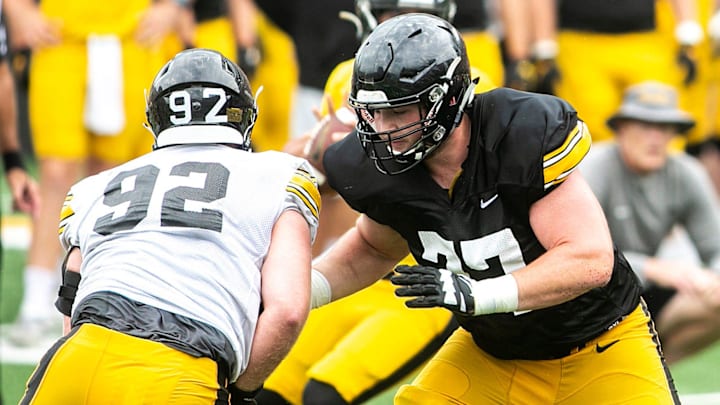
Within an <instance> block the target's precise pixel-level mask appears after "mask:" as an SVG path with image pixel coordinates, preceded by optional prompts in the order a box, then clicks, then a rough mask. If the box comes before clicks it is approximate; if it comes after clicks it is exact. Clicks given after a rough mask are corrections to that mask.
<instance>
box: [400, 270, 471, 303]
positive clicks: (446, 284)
mask: <svg viewBox="0 0 720 405" xmlns="http://www.w3.org/2000/svg"><path fill="white" fill-rule="evenodd" d="M395 272H396V273H397V274H396V275H394V276H392V278H390V281H391V282H392V283H393V284H395V285H398V286H400V287H399V288H398V289H396V290H395V295H397V296H398V297H416V298H414V299H411V300H408V301H406V302H405V305H406V306H408V307H409V308H430V307H445V308H447V309H449V310H451V311H453V312H456V313H458V314H462V315H475V300H474V298H473V291H472V279H470V278H469V277H468V276H466V275H464V274H456V273H453V272H451V271H449V270H445V269H436V268H435V267H432V266H421V265H417V266H397V267H396V268H395Z"/></svg>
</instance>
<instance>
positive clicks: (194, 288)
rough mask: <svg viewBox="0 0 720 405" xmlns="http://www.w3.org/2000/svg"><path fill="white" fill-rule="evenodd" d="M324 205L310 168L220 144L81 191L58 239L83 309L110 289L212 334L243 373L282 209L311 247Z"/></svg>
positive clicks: (161, 157) (170, 151)
mask: <svg viewBox="0 0 720 405" xmlns="http://www.w3.org/2000/svg"><path fill="white" fill-rule="evenodd" d="M319 205H320V196H319V193H318V190H317V185H316V181H315V179H314V178H313V177H312V175H311V174H310V167H309V165H308V163H307V162H306V161H304V160H302V159H299V158H296V157H293V156H291V155H288V154H285V153H280V152H263V153H250V152H245V151H242V150H238V149H233V148H230V147H227V146H222V145H182V146H173V147H167V148H162V149H158V150H155V151H153V152H151V153H149V154H147V155H144V156H141V157H139V158H137V159H135V160H132V161H130V162H128V163H125V164H123V165H121V166H118V167H116V168H113V169H111V170H108V171H105V172H102V173H100V174H97V175H95V176H91V177H88V178H86V179H84V180H82V181H80V182H79V183H77V184H76V185H74V186H73V187H72V188H71V190H70V192H69V193H68V196H67V198H66V201H65V203H64V205H63V209H62V213H61V220H60V229H59V232H60V241H61V243H62V245H63V247H64V248H65V249H69V248H70V247H72V246H79V247H80V251H81V252H82V255H83V264H82V269H81V274H82V281H81V283H80V286H79V290H78V293H77V297H76V301H75V302H76V303H79V302H81V301H82V300H83V298H85V297H87V296H88V295H89V294H91V293H94V292H97V291H111V292H114V293H117V294H121V295H123V296H125V297H127V298H130V299H132V300H136V301H139V302H141V303H144V304H147V305H151V306H154V307H157V308H160V309H162V310H166V311H169V312H172V313H176V314H179V315H183V316H186V317H189V318H192V319H196V320H198V321H201V322H204V323H206V324H209V325H212V326H213V327H215V328H217V329H218V330H219V331H221V332H222V333H223V334H225V336H226V337H227V338H228V339H229V341H230V342H231V344H232V345H233V349H234V350H235V354H236V356H237V360H238V361H237V364H239V365H240V368H241V369H239V370H233V374H234V377H235V378H236V377H237V376H238V375H239V374H240V373H241V372H242V371H243V370H244V369H245V367H246V366H247V361H248V357H249V353H250V347H251V344H252V340H253V333H254V331H255V325H256V323H257V318H258V315H259V308H260V301H261V295H260V270H261V268H262V265H263V262H264V260H265V258H266V255H267V253H268V249H269V245H270V239H271V232H272V229H273V226H274V224H275V222H276V220H277V219H278V218H279V216H280V215H281V214H282V213H283V212H284V211H285V210H296V211H298V212H300V213H301V214H302V215H303V216H304V217H305V218H306V220H307V222H308V224H309V231H310V232H311V236H312V238H313V239H314V237H315V233H316V229H317V224H318V211H319Z"/></svg>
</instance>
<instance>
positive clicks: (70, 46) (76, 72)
mask: <svg viewBox="0 0 720 405" xmlns="http://www.w3.org/2000/svg"><path fill="white" fill-rule="evenodd" d="M163 56H164V55H163V53H161V52H159V49H158V50H157V51H156V50H154V49H148V48H144V47H141V46H139V45H138V44H136V43H135V42H134V41H133V40H132V39H124V40H122V60H123V79H122V80H123V86H124V102H123V103H124V108H125V127H124V129H123V130H122V131H121V132H120V133H118V134H115V135H111V136H98V135H94V134H91V133H90V132H89V131H88V130H87V129H86V128H85V125H84V123H83V111H84V105H85V90H86V69H87V47H86V45H85V42H84V41H80V40H72V39H68V40H66V41H64V42H63V43H61V44H59V45H57V46H52V47H47V48H41V49H38V50H37V51H35V52H34V53H33V55H32V60H31V64H30V89H29V95H28V102H29V119H30V125H31V130H32V139H33V145H34V147H35V153H36V155H37V156H38V157H39V158H45V157H51V158H59V159H72V160H80V159H85V158H88V157H96V158H98V159H100V160H102V161H104V162H109V163H122V162H125V161H127V160H130V159H132V158H134V157H137V156H139V155H141V154H143V153H146V152H149V151H150V150H151V147H152V144H153V136H152V134H151V133H150V132H148V131H147V130H146V129H145V128H143V123H144V122H145V97H144V90H145V89H149V88H150V85H151V84H152V79H153V77H154V75H155V73H156V72H157V71H158V70H159V69H160V67H161V66H162V64H163V63H164V62H165V61H164V60H163V59H164V57H163Z"/></svg>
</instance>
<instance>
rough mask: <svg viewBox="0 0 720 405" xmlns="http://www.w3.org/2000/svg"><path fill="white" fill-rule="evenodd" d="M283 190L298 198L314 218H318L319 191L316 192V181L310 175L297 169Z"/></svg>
mask: <svg viewBox="0 0 720 405" xmlns="http://www.w3.org/2000/svg"><path fill="white" fill-rule="evenodd" d="M285 190H286V191H288V192H290V193H293V194H295V195H296V196H298V198H300V200H301V201H302V202H303V203H305V205H306V206H307V208H308V209H309V210H310V212H311V213H312V214H313V215H314V216H315V217H318V216H319V212H320V205H321V202H320V191H318V186H317V181H316V180H315V177H314V176H313V175H312V174H310V173H308V172H307V171H305V170H302V169H297V170H296V171H295V174H294V175H293V176H292V178H291V179H290V183H288V185H287V187H285Z"/></svg>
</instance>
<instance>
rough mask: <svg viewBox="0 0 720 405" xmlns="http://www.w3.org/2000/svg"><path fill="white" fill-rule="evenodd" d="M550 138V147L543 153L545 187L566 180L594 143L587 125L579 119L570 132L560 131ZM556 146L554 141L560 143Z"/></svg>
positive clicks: (550, 186)
mask: <svg viewBox="0 0 720 405" xmlns="http://www.w3.org/2000/svg"><path fill="white" fill-rule="evenodd" d="M555 138H557V139H553V138H551V139H550V140H549V142H548V143H549V144H550V145H549V149H550V150H548V151H545V154H544V155H543V188H544V189H545V190H548V189H551V188H552V187H554V186H557V185H558V184H560V183H562V182H563V181H565V179H566V178H567V176H568V175H570V173H572V172H573V171H575V169H576V168H577V167H578V165H579V164H580V162H581V161H582V159H583V158H584V157H585V155H587V153H588V152H589V151H590V145H591V143H592V141H591V138H590V132H589V131H588V128H587V125H586V124H585V123H584V122H583V121H581V120H577V123H576V124H575V126H574V127H572V128H571V129H570V131H569V132H567V133H566V134H563V133H562V132H561V133H559V134H558V135H557V136H556V137H555ZM560 142H562V143H561V144H560V146H557V147H555V146H554V145H553V143H560Z"/></svg>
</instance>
